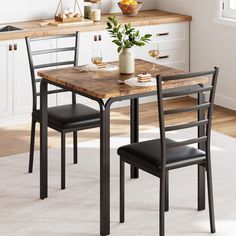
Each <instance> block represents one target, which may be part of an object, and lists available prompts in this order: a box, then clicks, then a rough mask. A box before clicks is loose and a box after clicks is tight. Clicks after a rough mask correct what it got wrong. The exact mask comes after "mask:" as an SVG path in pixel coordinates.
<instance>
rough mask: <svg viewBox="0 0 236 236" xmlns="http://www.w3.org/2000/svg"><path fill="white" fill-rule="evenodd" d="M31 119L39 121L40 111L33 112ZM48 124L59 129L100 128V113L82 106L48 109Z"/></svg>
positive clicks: (74, 105) (72, 105) (62, 106)
mask: <svg viewBox="0 0 236 236" xmlns="http://www.w3.org/2000/svg"><path fill="white" fill-rule="evenodd" d="M33 117H34V118H35V119H37V120H39V119H40V111H39V110H37V111H34V112H33ZM48 124H49V126H54V127H57V128H59V129H63V130H64V129H71V128H78V130H79V127H81V128H82V129H84V127H86V126H88V127H89V126H93V127H99V126H100V112H99V111H97V110H95V109H93V108H90V107H88V106H85V105H83V104H69V105H61V106H56V107H49V108H48Z"/></svg>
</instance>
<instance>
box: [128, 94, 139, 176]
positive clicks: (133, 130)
mask: <svg viewBox="0 0 236 236" xmlns="http://www.w3.org/2000/svg"><path fill="white" fill-rule="evenodd" d="M138 141H139V100H138V98H134V99H131V100H130V142H131V143H137V142H138ZM130 177H131V178H132V179H134V178H138V177H139V170H138V168H136V167H134V166H130Z"/></svg>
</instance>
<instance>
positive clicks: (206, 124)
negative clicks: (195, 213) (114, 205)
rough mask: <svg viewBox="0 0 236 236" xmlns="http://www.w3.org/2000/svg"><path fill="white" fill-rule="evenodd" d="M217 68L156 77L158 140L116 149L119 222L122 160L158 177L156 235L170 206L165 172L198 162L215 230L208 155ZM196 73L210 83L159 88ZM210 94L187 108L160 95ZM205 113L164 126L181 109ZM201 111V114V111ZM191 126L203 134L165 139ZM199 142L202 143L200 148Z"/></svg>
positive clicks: (161, 231)
mask: <svg viewBox="0 0 236 236" xmlns="http://www.w3.org/2000/svg"><path fill="white" fill-rule="evenodd" d="M218 71H219V69H218V68H215V69H214V70H212V71H208V72H199V73H191V74H183V75H175V76H167V77H161V76H157V97H158V114H159V129H160V139H155V140H149V141H145V142H139V143H135V144H130V145H126V146H122V147H120V148H119V149H118V154H119V155H120V222H121V223H123V222H124V219H125V214H124V205H125V202H124V166H125V165H124V163H125V162H126V163H128V164H131V165H133V166H136V167H137V168H139V169H142V170H143V171H146V172H148V173H150V174H152V175H154V176H156V177H159V178H160V206H159V217H160V218H159V235H160V236H164V234H165V233H164V232H165V231H164V219H165V211H168V208H169V196H168V181H169V180H168V175H169V174H168V173H169V171H170V170H173V169H177V168H181V167H185V166H190V165H201V166H203V167H204V169H205V170H206V173H207V183H208V199H209V211H210V227H211V233H214V232H215V219H214V206H213V190H212V172H211V155H210V135H211V123H212V111H213V105H214V97H215V91H216V83H217V77H218ZM199 76H212V78H211V79H212V80H211V84H210V85H207V86H205V87H203V86H200V85H198V86H190V87H182V88H178V89H175V90H173V89H172V90H165V91H163V90H162V83H169V81H171V80H183V81H185V80H187V79H188V78H195V79H196V80H197V79H198V77H199ZM207 92H208V93H209V99H208V101H207V102H204V103H203V104H196V105H194V106H189V107H180V108H175V109H164V104H163V98H170V97H178V96H183V95H190V94H191V95H193V94H200V93H207ZM206 110H207V115H206V116H205V117H204V115H201V116H202V118H201V116H199V117H200V118H199V119H198V120H197V121H193V122H188V123H182V124H175V125H170V126H166V125H165V123H166V116H168V115H172V114H175V113H176V114H177V113H179V114H181V113H183V112H190V111H195V112H196V113H197V114H199V111H201V112H205V111H206ZM201 114H203V113H201ZM191 127H196V128H199V127H201V129H204V135H203V136H200V137H195V138H192V139H188V140H184V141H178V142H177V141H175V140H173V139H169V138H166V133H168V132H169V131H173V130H175V131H176V130H183V129H187V128H191ZM190 144H198V147H196V148H195V147H192V146H189V145H190ZM199 145H201V146H202V145H203V146H204V148H203V150H205V151H203V150H200V148H199Z"/></svg>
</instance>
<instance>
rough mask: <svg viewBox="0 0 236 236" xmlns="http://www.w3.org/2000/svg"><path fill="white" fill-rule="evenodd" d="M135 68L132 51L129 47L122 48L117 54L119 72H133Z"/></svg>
mask: <svg viewBox="0 0 236 236" xmlns="http://www.w3.org/2000/svg"><path fill="white" fill-rule="evenodd" d="M134 70H135V62H134V53H133V52H132V50H131V48H124V49H123V50H122V51H121V53H120V55H119V71H120V74H133V73H134Z"/></svg>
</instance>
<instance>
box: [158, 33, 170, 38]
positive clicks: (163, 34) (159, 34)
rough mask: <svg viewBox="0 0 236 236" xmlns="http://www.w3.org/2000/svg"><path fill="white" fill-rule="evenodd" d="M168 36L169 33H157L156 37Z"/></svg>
mask: <svg viewBox="0 0 236 236" xmlns="http://www.w3.org/2000/svg"><path fill="white" fill-rule="evenodd" d="M169 34H170V33H169V32H164V33H157V37H158V36H167V35H169Z"/></svg>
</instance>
